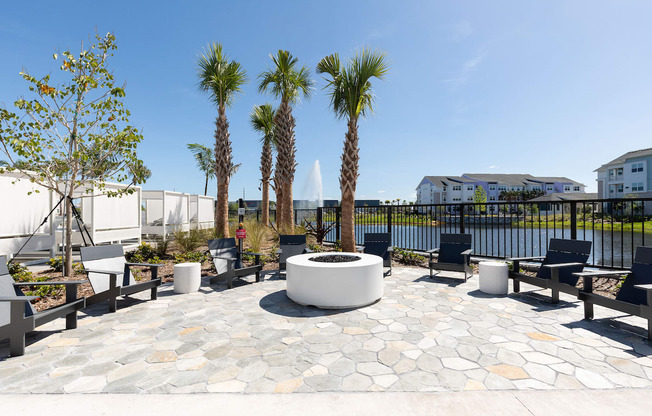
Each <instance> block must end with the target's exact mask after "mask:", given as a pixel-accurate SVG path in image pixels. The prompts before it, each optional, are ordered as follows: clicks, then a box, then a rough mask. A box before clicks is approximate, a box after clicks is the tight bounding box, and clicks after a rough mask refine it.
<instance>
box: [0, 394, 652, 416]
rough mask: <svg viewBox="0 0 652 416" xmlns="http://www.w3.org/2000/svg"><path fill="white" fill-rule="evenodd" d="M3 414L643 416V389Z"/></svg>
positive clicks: (86, 403)
mask: <svg viewBox="0 0 652 416" xmlns="http://www.w3.org/2000/svg"><path fill="white" fill-rule="evenodd" d="M0 397H1V399H2V410H3V412H4V413H6V414H20V415H37V416H41V415H43V412H44V409H45V408H47V411H46V413H47V414H48V415H49V416H59V415H60V416H68V415H70V414H76V413H79V412H83V413H90V414H93V415H98V416H100V415H108V416H113V415H148V414H151V415H157V416H168V415H170V416H177V415H179V414H183V415H194V414H201V415H207V414H215V413H219V414H237V415H265V416H267V415H277V414H282V415H284V416H305V415H307V414H309V415H311V416H322V415H323V416H331V415H347V416H357V415H364V416H366V415H369V416H379V415H382V416H393V415H397V416H405V415H417V416H418V415H428V416H431V415H455V416H467V415H468V416H478V415H500V416H511V415H514V416H527V415H535V416H539V415H540V416H550V415H560V416H561V415H573V416H584V415H586V416H601V415H605V416H611V415H616V414H623V415H627V416H638V415H641V416H643V415H645V416H648V415H650V398H651V397H652V394H651V392H650V390H645V389H639V390H631V389H623V390H608V391H605V390H580V391H545V392H544V391H498V392H461V393H319V394H292V395H274V394H253V395H250V394H224V393H214V394H172V395H158V394H152V395H139V396H134V395H118V394H86V395H80V394H76V395H20V394H9V395H2V396H0Z"/></svg>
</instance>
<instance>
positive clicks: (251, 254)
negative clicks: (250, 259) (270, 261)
mask: <svg viewBox="0 0 652 416" xmlns="http://www.w3.org/2000/svg"><path fill="white" fill-rule="evenodd" d="M238 254H245V255H247V256H264V255H265V254H264V253H245V252H244V251H242V252H238Z"/></svg>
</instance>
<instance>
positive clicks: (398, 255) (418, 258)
mask: <svg viewBox="0 0 652 416" xmlns="http://www.w3.org/2000/svg"><path fill="white" fill-rule="evenodd" d="M393 258H394V260H396V261H398V262H399V263H402V264H407V265H412V266H418V265H420V264H421V263H422V262H424V261H425V260H426V258H425V257H424V256H422V255H419V254H416V253H415V252H413V251H409V250H403V249H401V248H398V247H394V254H393Z"/></svg>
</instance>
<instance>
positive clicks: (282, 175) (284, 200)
mask: <svg viewBox="0 0 652 416" xmlns="http://www.w3.org/2000/svg"><path fill="white" fill-rule="evenodd" d="M270 58H272V62H273V63H274V65H273V66H272V68H270V69H268V70H267V71H265V72H263V73H262V74H260V76H259V78H260V84H259V86H258V91H259V92H261V93H263V92H271V93H272V95H274V96H275V97H276V98H280V99H281V104H280V106H279V108H278V110H277V111H276V115H275V116H274V124H275V126H276V144H277V147H276V168H275V171H274V185H275V191H276V213H277V216H278V215H279V214H280V216H279V217H277V223H278V225H279V227H280V228H283V229H285V230H287V231H289V232H290V233H292V232H294V218H293V217H294V209H293V206H292V183H293V182H294V172H295V169H296V165H297V164H296V161H295V154H296V151H297V149H296V145H295V138H294V126H295V122H294V117H293V116H292V105H293V104H296V103H297V102H299V99H300V97H299V95H301V94H303V96H304V98H308V97H309V96H310V92H311V87H312V85H313V81H312V80H311V79H310V71H309V70H308V68H307V67H305V66H303V67H301V68H300V69H298V68H297V62H298V61H299V59H298V58H295V57H294V56H292V54H291V53H290V52H288V51H283V50H279V51H278V52H277V53H276V55H270ZM280 228H279V229H280Z"/></svg>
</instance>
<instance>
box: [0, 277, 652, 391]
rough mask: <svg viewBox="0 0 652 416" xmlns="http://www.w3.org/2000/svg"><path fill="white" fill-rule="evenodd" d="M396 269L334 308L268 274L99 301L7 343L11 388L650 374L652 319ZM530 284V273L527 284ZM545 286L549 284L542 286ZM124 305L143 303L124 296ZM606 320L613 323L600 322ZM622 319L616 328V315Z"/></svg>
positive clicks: (244, 387)
mask: <svg viewBox="0 0 652 416" xmlns="http://www.w3.org/2000/svg"><path fill="white" fill-rule="evenodd" d="M426 275H427V270H425V269H409V268H394V273H393V276H391V277H388V278H386V279H385V296H384V298H383V299H382V300H381V301H380V302H378V303H376V304H374V305H371V306H368V307H365V308H361V309H357V310H346V311H324V310H319V309H315V308H310V307H302V306H299V305H296V304H294V303H293V302H292V301H290V300H289V299H288V298H287V297H286V295H285V281H284V280H278V279H275V278H274V277H273V275H271V274H267V275H266V276H265V278H266V279H267V280H265V281H264V282H262V283H258V284H246V285H242V286H239V287H236V288H234V289H232V290H225V287H224V286H209V285H208V284H207V282H206V281H204V284H203V286H202V288H201V290H200V292H198V293H194V294H189V295H177V294H174V293H173V290H172V286H170V285H168V286H164V287H162V288H161V289H160V291H159V299H158V300H157V301H146V302H141V301H137V300H131V301H124V302H123V303H121V304H120V306H121V309H119V310H118V312H117V313H113V314H111V313H107V312H106V310H107V309H106V307H105V306H101V305H96V306H95V307H93V308H89V309H87V310H86V311H85V312H86V313H82V316H81V318H80V321H79V328H78V329H75V330H68V331H61V329H62V328H63V327H64V324H63V321H62V320H58V321H55V322H53V323H51V324H48V325H46V326H43V327H40V328H39V331H37V332H35V333H33V334H32V335H30V336H29V337H28V342H31V344H30V345H29V346H28V348H27V351H26V354H25V355H24V356H22V357H9V358H8V357H7V356H8V346H7V343H6V342H4V343H0V357H1V358H0V392H3V393H64V392H65V393H81V392H113V393H118V392H119V393H169V392H171V393H194V392H245V393H256V392H270V393H271V392H277V393H290V392H324V391H344V392H346V391H353V392H357V391H403V392H413V391H461V390H485V389H488V390H509V389H537V390H540V389H586V388H588V389H607V388H624V387H630V388H631V387H637V388H641V387H643V388H645V387H650V386H652V347H650V346H649V345H648V344H647V343H646V342H644V340H643V338H642V335H643V333H644V324H645V321H643V320H642V319H639V318H632V317H628V318H624V319H619V320H618V321H617V325H615V326H614V324H615V323H616V321H613V320H604V319H601V318H605V317H608V316H618V315H616V314H614V313H612V312H611V311H608V310H606V309H602V308H596V318H598V319H597V320H596V321H594V322H586V321H582V305H581V303H580V302H578V301H577V300H575V299H573V298H571V297H567V296H566V297H565V296H562V302H561V303H560V305H559V306H552V305H549V304H547V303H545V302H543V301H542V300H543V299H545V296H542V295H539V294H538V293H536V292H535V293H524V294H521V295H515V294H510V295H509V296H506V297H493V296H488V295H484V294H482V293H481V292H479V291H478V277H477V276H474V277H473V278H471V279H469V281H468V282H467V283H463V281H462V280H461V279H449V278H440V279H436V280H430V279H428V278H427V277H426ZM530 289H532V288H531V287H529V286H527V285H524V290H530ZM544 294H547V293H546V292H544ZM126 303H130V304H131V306H129V307H126ZM601 321H604V322H601ZM609 325H611V326H609Z"/></svg>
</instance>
